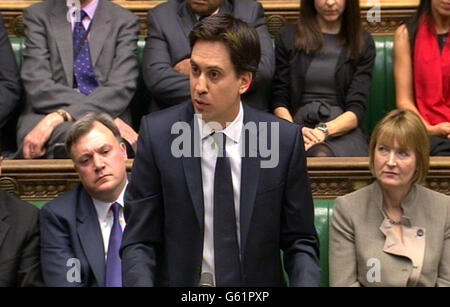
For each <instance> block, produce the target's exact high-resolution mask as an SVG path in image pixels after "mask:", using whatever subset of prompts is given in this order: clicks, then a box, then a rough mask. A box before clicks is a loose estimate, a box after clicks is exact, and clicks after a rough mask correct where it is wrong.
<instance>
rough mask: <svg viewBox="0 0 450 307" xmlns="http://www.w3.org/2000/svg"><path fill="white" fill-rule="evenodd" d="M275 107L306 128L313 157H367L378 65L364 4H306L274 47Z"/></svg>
mask: <svg viewBox="0 0 450 307" xmlns="http://www.w3.org/2000/svg"><path fill="white" fill-rule="evenodd" d="M275 55H276V69H275V76H274V80H273V92H272V107H273V109H274V113H275V115H277V116H278V117H281V118H284V119H286V120H288V121H291V122H296V123H298V124H300V125H302V126H303V129H302V133H303V140H304V143H305V150H307V155H308V156H336V157H340V156H341V157H345V156H367V138H366V135H365V134H364V132H363V130H362V121H363V115H364V112H365V110H366V105H365V104H366V99H367V96H368V93H369V90H370V85H371V78H372V70H373V65H374V59H375V45H374V42H373V39H372V37H371V36H370V35H369V34H368V33H365V32H364V31H363V30H362V27H361V22H360V9H359V0H333V1H329V0H328V1H327V0H302V1H301V7H300V18H299V21H298V22H297V24H296V25H288V26H286V27H285V28H283V29H282V30H281V32H280V35H279V36H278V37H277V40H276V42H275Z"/></svg>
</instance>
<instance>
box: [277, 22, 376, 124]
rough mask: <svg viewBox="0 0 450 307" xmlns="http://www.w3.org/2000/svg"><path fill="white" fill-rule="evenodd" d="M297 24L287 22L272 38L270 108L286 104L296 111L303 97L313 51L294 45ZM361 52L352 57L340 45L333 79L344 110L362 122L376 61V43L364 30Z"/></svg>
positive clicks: (292, 112)
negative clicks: (355, 57) (272, 69)
mask: <svg viewBox="0 0 450 307" xmlns="http://www.w3.org/2000/svg"><path fill="white" fill-rule="evenodd" d="M296 33H297V25H288V26H286V27H285V28H283V29H282V30H281V31H280V34H279V36H278V37H277V39H276V41H275V57H276V69H275V75H274V79H273V83H272V86H273V87H272V100H271V102H272V108H273V109H276V108H278V107H285V108H287V109H288V110H290V111H291V114H292V116H294V114H295V113H296V111H297V109H298V107H299V105H300V102H301V101H302V100H301V99H302V93H303V85H304V84H305V75H306V72H307V71H308V68H309V65H310V64H311V62H312V60H313V58H314V55H313V54H306V53H305V52H303V51H300V50H299V49H297V48H296V47H295V46H294V41H295V37H296ZM363 50H364V51H363V52H362V54H361V55H360V56H359V57H358V58H357V59H354V60H351V59H349V58H348V56H347V49H346V48H343V49H342V52H341V54H340V55H339V59H338V62H337V65H336V70H335V81H336V92H337V94H338V99H339V103H340V105H341V106H342V108H343V110H344V112H345V111H352V112H353V113H355V115H356V117H357V118H358V121H359V124H361V123H362V119H363V116H364V112H365V110H366V100H367V97H368V95H369V91H370V86H371V80H372V71H373V66H374V62H375V44H374V41H373V38H372V36H371V35H370V34H368V33H365V34H364V47H363Z"/></svg>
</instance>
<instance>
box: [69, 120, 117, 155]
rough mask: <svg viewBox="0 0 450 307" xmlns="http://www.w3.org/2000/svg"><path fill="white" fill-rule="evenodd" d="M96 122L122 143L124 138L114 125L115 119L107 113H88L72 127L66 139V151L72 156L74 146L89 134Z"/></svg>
mask: <svg viewBox="0 0 450 307" xmlns="http://www.w3.org/2000/svg"><path fill="white" fill-rule="evenodd" d="M95 122H99V123H100V124H102V125H103V126H105V127H106V128H108V129H109V130H111V132H112V133H113V135H114V136H115V137H116V139H117V140H118V141H119V143H121V142H122V137H121V136H120V132H119V129H118V128H117V126H116V124H115V123H114V119H113V118H112V117H111V116H109V115H108V114H106V113H88V114H86V115H84V116H83V117H81V118H80V119H79V120H77V121H76V122H75V123H74V124H73V125H72V127H70V129H69V131H68V133H67V137H66V151H67V153H68V154H69V155H70V156H72V146H73V144H75V143H76V142H77V141H78V140H79V139H80V138H81V137H82V136H84V135H86V134H87V133H89V132H90V131H91V130H92V128H93V126H94V123H95Z"/></svg>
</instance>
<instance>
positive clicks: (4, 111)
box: [0, 16, 20, 128]
mask: <svg viewBox="0 0 450 307" xmlns="http://www.w3.org/2000/svg"><path fill="white" fill-rule="evenodd" d="M19 98H20V77H19V70H18V68H17V63H16V59H15V57H14V53H13V51H12V48H11V44H10V42H9V40H8V33H7V32H6V29H5V26H4V24H3V19H2V17H1V16H0V128H1V127H3V126H4V125H5V124H6V122H7V121H8V119H9V115H10V114H11V112H12V111H13V110H14V109H15V108H16V106H17V104H18V102H19Z"/></svg>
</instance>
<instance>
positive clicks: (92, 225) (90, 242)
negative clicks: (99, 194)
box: [77, 188, 105, 286]
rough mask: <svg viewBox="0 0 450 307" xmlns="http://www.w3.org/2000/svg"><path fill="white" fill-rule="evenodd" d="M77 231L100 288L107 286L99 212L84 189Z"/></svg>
mask: <svg viewBox="0 0 450 307" xmlns="http://www.w3.org/2000/svg"><path fill="white" fill-rule="evenodd" d="M77 230H78V236H79V238H80V242H81V245H82V247H83V250H84V253H85V255H86V258H87V260H88V262H89V265H90V267H91V269H92V272H94V276H95V279H96V280H97V284H98V285H99V286H103V285H104V284H105V251H104V245H103V237H102V235H101V229H100V225H99V223H98V217H97V211H96V210H95V207H94V204H93V203H92V199H91V197H90V196H89V195H88V194H87V192H86V191H85V189H84V188H82V189H81V192H80V194H79V199H78V210H77Z"/></svg>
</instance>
